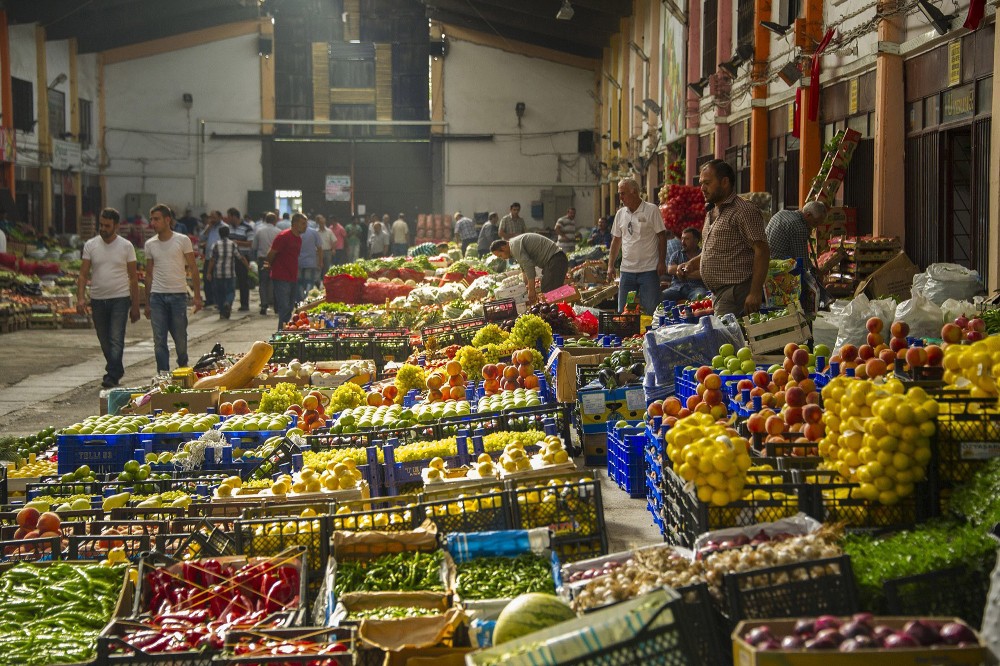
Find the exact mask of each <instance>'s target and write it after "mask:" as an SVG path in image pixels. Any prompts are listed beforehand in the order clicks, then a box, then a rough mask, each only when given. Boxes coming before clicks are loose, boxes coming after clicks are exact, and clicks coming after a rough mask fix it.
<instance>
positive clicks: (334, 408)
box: [327, 382, 367, 414]
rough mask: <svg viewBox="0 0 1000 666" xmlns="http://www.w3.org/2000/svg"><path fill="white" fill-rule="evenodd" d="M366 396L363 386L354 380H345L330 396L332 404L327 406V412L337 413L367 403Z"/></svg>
mask: <svg viewBox="0 0 1000 666" xmlns="http://www.w3.org/2000/svg"><path fill="white" fill-rule="evenodd" d="M366 398H367V396H366V394H365V390H364V389H363V388H361V387H360V386H358V385H357V384H355V383H354V382H345V383H343V384H341V385H340V386H338V387H337V388H336V389H335V390H334V391H333V394H332V395H331V396H330V405H329V406H328V407H327V412H328V413H330V414H336V413H337V412H342V411H344V410H345V409H351V408H353V407H359V406H361V405H363V404H365V399H366Z"/></svg>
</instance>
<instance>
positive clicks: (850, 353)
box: [840, 345, 858, 363]
mask: <svg viewBox="0 0 1000 666" xmlns="http://www.w3.org/2000/svg"><path fill="white" fill-rule="evenodd" d="M840 356H841V358H842V359H843V361H844V363H851V362H853V361H854V360H855V359H856V358H857V357H858V348H857V347H855V346H854V345H844V346H843V347H841V348H840Z"/></svg>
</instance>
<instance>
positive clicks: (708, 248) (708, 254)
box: [678, 160, 771, 317]
mask: <svg viewBox="0 0 1000 666" xmlns="http://www.w3.org/2000/svg"><path fill="white" fill-rule="evenodd" d="M699 183H700V185H701V191H702V194H703V195H704V196H705V201H706V203H708V204H711V205H710V206H709V211H708V213H706V215H705V228H704V229H702V245H701V254H700V255H698V256H697V257H695V258H694V259H692V260H691V261H689V262H687V263H684V264H682V265H681V266H680V267H679V268H678V274H679V275H680V276H681V277H682V278H687V274H688V272H689V271H690V272H691V273H695V271H698V272H699V273H700V274H701V279H702V281H703V282H704V283H705V285H706V286H707V287H708V288H709V289H711V290H712V296H713V306H714V308H715V313H716V314H717V315H724V314H729V313H732V314H735V315H736V316H738V317H739V316H742V315H749V314H751V313H754V312H757V311H758V310H760V304H761V301H762V300H763V298H764V280H765V278H767V266H768V262H769V261H770V258H771V253H770V251H769V250H768V247H767V236H766V235H765V234H764V216H763V215H762V214H761V212H760V209H759V208H757V207H756V206H754V205H753V204H752V203H750V202H748V201H745V200H743V199H741V198H740V197H739V196H737V195H736V191H735V189H734V188H735V183H736V173H735V172H734V171H733V168H732V167H731V166H729V164H728V163H727V162H726V161H725V160H712V161H711V162H708V163H706V164H705V165H704V166H703V167H702V168H701V175H700V177H699Z"/></svg>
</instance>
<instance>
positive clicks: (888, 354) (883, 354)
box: [878, 338, 896, 366]
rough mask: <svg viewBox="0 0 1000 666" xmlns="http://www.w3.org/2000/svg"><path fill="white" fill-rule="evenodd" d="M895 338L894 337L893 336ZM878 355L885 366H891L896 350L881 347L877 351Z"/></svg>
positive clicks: (894, 359)
mask: <svg viewBox="0 0 1000 666" xmlns="http://www.w3.org/2000/svg"><path fill="white" fill-rule="evenodd" d="M893 339H894V340H895V338H893ZM878 357H879V358H880V359H882V362H884V363H885V364H886V366H891V365H892V364H893V363H895V361H896V350H894V349H883V350H882V351H880V352H879V353H878Z"/></svg>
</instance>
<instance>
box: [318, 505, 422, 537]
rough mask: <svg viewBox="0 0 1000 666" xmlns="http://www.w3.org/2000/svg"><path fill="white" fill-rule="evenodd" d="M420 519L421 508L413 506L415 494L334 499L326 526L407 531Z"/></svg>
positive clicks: (356, 530)
mask: <svg viewBox="0 0 1000 666" xmlns="http://www.w3.org/2000/svg"><path fill="white" fill-rule="evenodd" d="M383 517H384V518H383ZM422 522H423V511H422V510H421V509H420V507H419V506H417V503H416V501H415V498H403V497H391V498H387V499H378V500H371V499H359V500H345V501H340V502H336V503H334V505H333V507H332V512H331V516H330V529H331V530H333V531H337V530H344V531H348V532H362V531H367V530H379V531H381V532H408V531H410V530H415V529H416V528H417V527H419V526H420V524H421V523H422Z"/></svg>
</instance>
